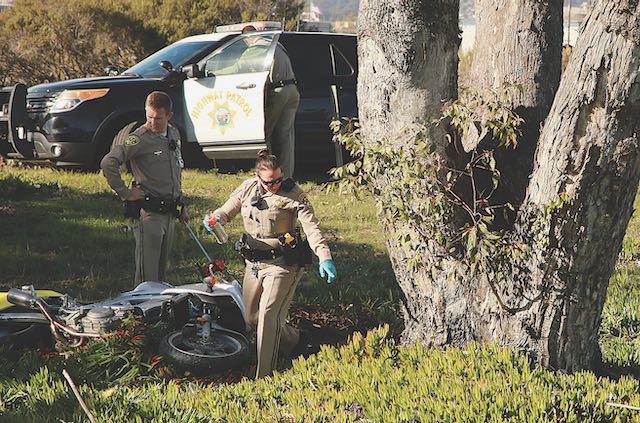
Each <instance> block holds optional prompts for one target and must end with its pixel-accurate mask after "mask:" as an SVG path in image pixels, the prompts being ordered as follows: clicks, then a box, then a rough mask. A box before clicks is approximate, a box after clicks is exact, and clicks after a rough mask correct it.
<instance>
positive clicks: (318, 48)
mask: <svg viewBox="0 0 640 423" xmlns="http://www.w3.org/2000/svg"><path fill="white" fill-rule="evenodd" d="M281 40H282V41H281V42H282V44H283V45H284V47H285V48H286V49H287V53H288V54H289V57H290V58H291V64H292V65H293V71H294V72H295V74H296V78H297V79H298V81H302V83H307V84H309V83H317V82H318V81H326V80H327V79H329V78H330V77H331V58H330V57H329V48H328V44H327V41H326V37H324V36H322V35H319V34H304V36H303V35H302V34H286V33H285V34H283V37H281ZM307 88H308V86H307Z"/></svg>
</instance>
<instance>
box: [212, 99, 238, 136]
mask: <svg viewBox="0 0 640 423" xmlns="http://www.w3.org/2000/svg"><path fill="white" fill-rule="evenodd" d="M235 116H236V112H235V111H234V110H231V108H230V107H229V102H228V101H225V102H224V103H222V104H220V103H218V102H215V103H214V104H213V111H212V112H210V113H209V117H210V118H211V120H212V126H213V127H214V128H215V127H218V128H219V129H220V133H221V134H222V135H224V131H226V130H227V129H231V128H233V126H234V125H233V122H234V118H235Z"/></svg>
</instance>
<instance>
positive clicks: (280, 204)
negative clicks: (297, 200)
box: [272, 198, 284, 209]
mask: <svg viewBox="0 0 640 423" xmlns="http://www.w3.org/2000/svg"><path fill="white" fill-rule="evenodd" d="M272 204H273V208H274V209H281V208H282V207H283V206H284V201H283V200H282V199H281V198H278V199H276V200H274V201H273V203H272Z"/></svg>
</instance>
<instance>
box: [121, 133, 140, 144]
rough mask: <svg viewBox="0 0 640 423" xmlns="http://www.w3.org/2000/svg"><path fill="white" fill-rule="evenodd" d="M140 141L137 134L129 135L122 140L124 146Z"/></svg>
mask: <svg viewBox="0 0 640 423" xmlns="http://www.w3.org/2000/svg"><path fill="white" fill-rule="evenodd" d="M139 142H140V137H138V136H137V135H129V136H128V137H127V139H126V140H124V145H125V146H126V147H131V146H134V145H136V144H138V143H139Z"/></svg>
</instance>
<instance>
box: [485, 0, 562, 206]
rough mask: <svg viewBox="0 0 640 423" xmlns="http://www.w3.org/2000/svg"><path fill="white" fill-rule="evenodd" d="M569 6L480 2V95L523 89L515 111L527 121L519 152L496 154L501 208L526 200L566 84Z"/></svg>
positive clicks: (556, 1)
mask: <svg viewBox="0 0 640 423" xmlns="http://www.w3.org/2000/svg"><path fill="white" fill-rule="evenodd" d="M562 5H563V0H549V1H539V0H476V17H477V18H476V39H475V44H474V49H473V54H474V55H473V57H474V61H473V65H472V74H473V78H472V80H473V81H474V86H473V87H472V88H474V89H480V90H483V91H486V90H492V91H494V92H499V91H500V90H501V89H502V86H503V85H504V84H505V83H509V84H516V85H520V86H521V87H522V90H521V91H518V92H516V93H515V94H514V99H513V101H514V104H513V105H514V107H515V111H516V112H517V113H518V115H519V116H520V117H522V118H523V119H524V121H525V122H524V124H523V125H522V127H521V130H522V136H521V137H520V140H519V144H518V146H517V148H516V149H515V150H514V149H511V148H509V149H504V148H503V149H499V150H497V151H496V160H497V163H498V168H499V169H500V171H501V174H502V177H501V183H500V187H499V191H498V192H497V193H496V196H495V200H496V203H498V204H501V203H504V202H510V203H511V204H513V205H514V206H516V207H517V206H519V205H520V204H521V203H522V200H523V199H524V194H525V190H526V187H527V184H528V182H529V180H528V178H529V175H530V174H531V170H532V167H533V156H534V152H535V150H536V147H537V144H538V137H539V135H540V126H541V123H542V122H543V121H544V119H545V118H546V117H547V114H548V113H549V109H550V108H551V103H552V102H553V98H554V96H555V93H556V90H557V88H558V84H559V83H560V71H561V65H562V60H561V59H562Z"/></svg>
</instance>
